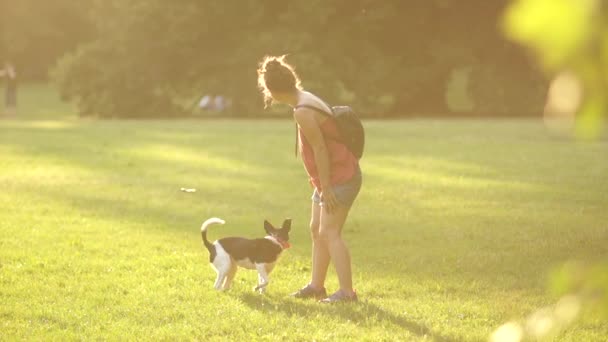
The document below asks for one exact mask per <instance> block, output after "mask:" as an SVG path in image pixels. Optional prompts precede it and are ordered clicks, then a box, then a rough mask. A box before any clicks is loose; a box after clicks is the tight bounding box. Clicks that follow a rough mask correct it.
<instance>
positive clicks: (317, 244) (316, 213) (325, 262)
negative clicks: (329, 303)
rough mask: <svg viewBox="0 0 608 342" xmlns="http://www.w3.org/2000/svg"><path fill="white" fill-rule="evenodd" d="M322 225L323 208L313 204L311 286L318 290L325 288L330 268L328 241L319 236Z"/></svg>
mask: <svg viewBox="0 0 608 342" xmlns="http://www.w3.org/2000/svg"><path fill="white" fill-rule="evenodd" d="M320 224H321V206H320V205H318V204H317V203H314V202H313V203H312V211H311V218H310V234H311V237H312V275H311V281H310V285H312V287H314V288H316V289H322V288H323V287H325V278H326V277H327V269H328V268H329V260H330V259H329V251H328V249H327V243H326V241H324V240H322V239H321V237H320V235H319V227H320Z"/></svg>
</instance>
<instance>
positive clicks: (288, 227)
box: [282, 218, 291, 231]
mask: <svg viewBox="0 0 608 342" xmlns="http://www.w3.org/2000/svg"><path fill="white" fill-rule="evenodd" d="M282 228H283V229H285V230H287V231H290V230H291V219H290V218H288V219H285V221H283V226H282Z"/></svg>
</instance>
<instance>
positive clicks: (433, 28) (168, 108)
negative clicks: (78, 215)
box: [1, 0, 546, 117]
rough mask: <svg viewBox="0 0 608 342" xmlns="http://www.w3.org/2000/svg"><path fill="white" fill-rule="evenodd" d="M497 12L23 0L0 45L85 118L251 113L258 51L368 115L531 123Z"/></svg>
mask: <svg viewBox="0 0 608 342" xmlns="http://www.w3.org/2000/svg"><path fill="white" fill-rule="evenodd" d="M506 5H507V1H506V0H495V1H487V0H469V1H448V0H426V1H403V0H384V1H371V0H309V1H295V0H293V1H286V0H265V1H258V0H225V1H199V0H180V1H166V0H104V1H95V0H83V1H77V0H54V1H52V2H51V1H48V2H44V1H38V0H20V1H18V2H11V3H10V4H8V5H7V4H6V3H5V4H4V6H5V7H6V6H8V7H9V10H8V11H4V10H6V8H4V9H3V13H4V14H3V16H4V18H3V25H4V27H3V34H2V42H3V44H2V47H1V48H2V50H3V54H5V55H7V56H14V57H13V58H14V59H16V63H17V65H18V66H20V68H21V69H22V70H24V71H25V70H30V71H31V74H30V75H31V76H32V77H34V76H37V77H42V76H44V75H45V73H46V70H48V69H49V68H50V69H51V70H52V75H53V79H54V80H55V81H56V82H57V83H58V84H59V86H60V89H61V91H62V94H63V95H64V96H65V97H66V98H67V99H70V100H73V101H76V102H77V103H78V106H79V109H80V111H81V113H82V115H97V116H101V117H173V116H183V115H189V114H191V113H192V110H193V107H195V104H196V102H197V99H199V98H201V97H202V96H203V95H204V94H221V95H222V96H224V97H226V98H230V99H232V103H233V106H232V109H231V112H232V114H233V115H253V114H257V113H260V112H261V111H262V108H263V103H262V100H261V97H260V95H259V94H258V90H257V89H256V69H257V63H258V61H259V60H260V59H261V58H262V57H263V56H264V55H266V54H288V55H289V57H288V60H289V61H291V62H293V63H294V64H295V65H296V67H297V71H298V72H299V73H300V76H301V77H302V79H303V84H304V86H305V87H306V88H307V89H309V90H311V91H313V92H316V93H319V94H320V95H322V96H324V97H325V98H326V99H327V100H328V101H329V102H331V103H336V104H337V103H348V104H351V105H353V106H354V107H355V108H356V109H357V110H359V111H360V112H362V113H365V114H367V115H370V116H379V117H389V116H408V115H484V116H496V115H502V116H505V115H517V116H524V115H538V114H539V113H540V112H541V108H542V105H543V101H544V95H545V91H546V81H545V80H544V78H543V76H542V75H541V73H540V71H539V70H537V69H536V68H535V67H534V64H533V63H532V62H531V61H530V59H529V58H528V57H527V56H526V54H525V51H523V50H522V49H521V48H520V47H518V46H515V45H514V44H511V43H509V42H507V41H506V39H505V38H504V37H503V34H502V33H501V32H500V30H499V29H498V21H499V18H500V16H501V15H502V13H503V10H504V8H505V6H506ZM7 16H8V19H10V20H4V19H7ZM59 57H61V58H60V59H59V62H58V63H56V61H57V60H58V58H59Z"/></svg>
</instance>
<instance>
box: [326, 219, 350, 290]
mask: <svg viewBox="0 0 608 342" xmlns="http://www.w3.org/2000/svg"><path fill="white" fill-rule="evenodd" d="M349 209H350V208H348V207H338V208H336V209H334V211H333V212H332V213H331V214H330V213H328V212H327V211H325V210H323V211H322V213H321V227H320V230H319V236H320V237H321V239H322V240H324V241H325V242H326V243H327V249H328V251H329V255H330V257H331V260H332V262H333V264H334V267H335V268H336V273H337V274H338V281H339V282H340V289H341V290H342V291H343V292H344V293H346V294H348V295H352V294H353V293H354V291H353V280H352V270H351V261H350V253H349V251H348V247H346V244H345V243H344V240H342V227H343V226H344V222H345V221H346V218H347V217H348V211H349Z"/></svg>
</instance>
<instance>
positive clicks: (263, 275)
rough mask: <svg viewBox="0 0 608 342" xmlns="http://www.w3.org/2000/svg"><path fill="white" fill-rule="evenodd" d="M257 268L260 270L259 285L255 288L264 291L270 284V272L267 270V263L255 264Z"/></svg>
mask: <svg viewBox="0 0 608 342" xmlns="http://www.w3.org/2000/svg"><path fill="white" fill-rule="evenodd" d="M255 268H256V269H257V270H258V286H256V287H255V288H254V289H253V290H254V291H259V292H260V293H262V292H264V291H265V290H266V286H268V283H269V282H270V279H269V278H268V272H266V264H255Z"/></svg>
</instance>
